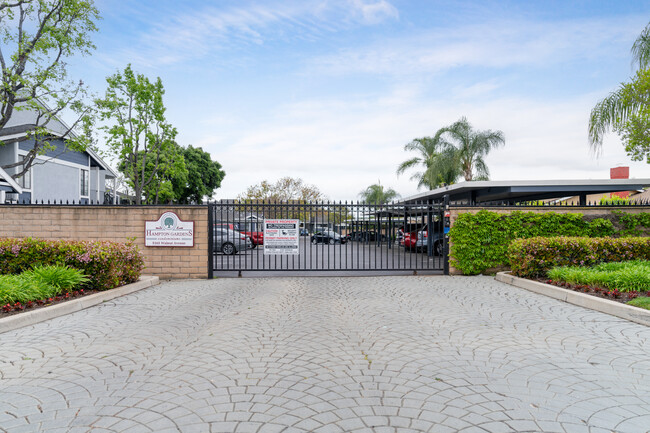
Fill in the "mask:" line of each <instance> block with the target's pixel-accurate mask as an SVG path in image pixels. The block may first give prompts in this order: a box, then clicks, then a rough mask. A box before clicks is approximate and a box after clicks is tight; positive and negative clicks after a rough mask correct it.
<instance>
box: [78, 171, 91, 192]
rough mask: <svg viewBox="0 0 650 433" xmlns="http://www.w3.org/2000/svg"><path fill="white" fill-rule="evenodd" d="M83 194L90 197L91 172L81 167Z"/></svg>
mask: <svg viewBox="0 0 650 433" xmlns="http://www.w3.org/2000/svg"><path fill="white" fill-rule="evenodd" d="M80 179H81V185H80V186H81V190H80V191H81V196H82V197H88V194H89V187H88V185H89V181H90V172H89V171H88V170H84V169H81V176H80Z"/></svg>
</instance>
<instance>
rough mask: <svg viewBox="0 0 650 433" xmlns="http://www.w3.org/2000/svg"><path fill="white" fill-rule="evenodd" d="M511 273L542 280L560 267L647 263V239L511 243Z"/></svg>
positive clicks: (538, 239) (649, 247) (539, 239)
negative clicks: (610, 263) (630, 262)
mask: <svg viewBox="0 0 650 433" xmlns="http://www.w3.org/2000/svg"><path fill="white" fill-rule="evenodd" d="M508 259H509V262H510V269H511V270H512V273H513V274H514V275H516V276H518V277H523V278H540V277H545V276H546V274H547V272H548V270H549V269H551V268H555V267H559V266H595V265H597V264H600V263H605V262H624V261H630V260H650V238H617V239H613V238H584V237H552V238H543V237H536V238H531V239H518V240H516V241H513V242H512V244H511V245H510V248H509V249H508Z"/></svg>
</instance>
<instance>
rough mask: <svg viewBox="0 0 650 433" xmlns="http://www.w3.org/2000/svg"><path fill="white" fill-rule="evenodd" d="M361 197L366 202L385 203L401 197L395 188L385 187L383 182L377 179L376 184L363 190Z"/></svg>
mask: <svg viewBox="0 0 650 433" xmlns="http://www.w3.org/2000/svg"><path fill="white" fill-rule="evenodd" d="M359 197H361V198H362V199H363V201H364V202H365V203H377V204H385V203H388V202H389V201H392V200H395V199H396V198H399V197H400V195H399V194H398V193H397V192H396V191H395V190H394V189H393V188H388V189H384V186H383V185H382V184H381V182H380V181H377V183H376V184H373V185H370V186H369V187H368V188H366V189H365V190H363V191H361V192H360V193H359Z"/></svg>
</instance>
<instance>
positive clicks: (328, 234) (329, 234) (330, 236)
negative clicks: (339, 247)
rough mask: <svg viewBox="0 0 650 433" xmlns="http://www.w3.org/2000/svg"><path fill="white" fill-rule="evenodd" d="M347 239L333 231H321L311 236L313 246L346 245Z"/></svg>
mask: <svg viewBox="0 0 650 433" xmlns="http://www.w3.org/2000/svg"><path fill="white" fill-rule="evenodd" d="M347 241H348V240H347V237H344V236H341V235H340V234H338V233H336V232H333V231H331V230H324V231H319V232H316V233H314V234H313V235H311V243H312V244H319V243H320V244H330V245H333V244H344V243H346V242H347Z"/></svg>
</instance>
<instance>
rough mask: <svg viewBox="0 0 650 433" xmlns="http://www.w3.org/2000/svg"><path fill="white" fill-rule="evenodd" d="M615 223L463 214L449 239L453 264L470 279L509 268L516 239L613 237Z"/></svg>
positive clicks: (518, 214) (562, 217) (559, 217)
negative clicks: (511, 246) (477, 275)
mask: <svg viewBox="0 0 650 433" xmlns="http://www.w3.org/2000/svg"><path fill="white" fill-rule="evenodd" d="M613 234H614V226H613V224H612V222H611V221H609V220H606V219H603V218H596V219H594V220H592V221H586V220H585V219H583V215H582V214H581V213H570V214H559V213H554V212H547V213H535V212H521V211H514V212H512V213H510V214H499V213H496V212H492V211H487V210H481V211H479V212H477V213H476V214H471V213H464V214H460V215H459V216H458V218H457V219H456V221H455V222H454V225H453V227H452V228H451V230H450V233H449V236H450V238H451V240H452V246H451V251H450V263H451V265H452V266H454V267H455V268H457V269H459V270H461V271H462V272H463V273H464V274H466V275H475V274H480V273H482V272H485V270H486V269H489V268H497V267H503V266H507V265H508V247H509V245H510V243H511V242H512V241H513V240H515V239H520V238H532V237H536V236H589V237H596V236H611V235H613Z"/></svg>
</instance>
